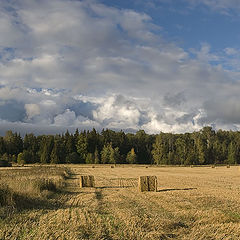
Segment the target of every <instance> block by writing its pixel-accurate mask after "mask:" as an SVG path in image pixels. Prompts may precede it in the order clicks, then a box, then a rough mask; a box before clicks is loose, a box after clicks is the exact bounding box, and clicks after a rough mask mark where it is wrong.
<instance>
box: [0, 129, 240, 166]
mask: <svg viewBox="0 0 240 240" xmlns="http://www.w3.org/2000/svg"><path fill="white" fill-rule="evenodd" d="M0 159H2V160H5V161H11V162H17V163H19V164H28V163H42V164H48V163H51V164H58V163H87V164H101V163H102V164H108V163H110V164H121V163H130V164H134V163H136V164H164V165H204V164H238V163H240V132H233V131H223V130H218V131H215V130H213V129H212V128H211V127H204V128H203V129H201V130H200V131H197V132H193V133H184V134H173V133H163V132H161V133H159V134H152V135H151V134H147V133H145V131H144V130H139V131H137V132H136V133H135V134H133V133H124V132H123V131H119V132H116V131H113V130H110V129H103V130H102V131H101V132H97V131H96V130H95V129H94V128H93V129H92V130H91V131H85V130H83V131H80V132H79V130H78V129H76V131H75V133H74V134H71V133H69V132H68V131H67V132H66V133H64V134H57V135H40V136H35V135H34V134H33V133H29V134H26V135H25V136H24V137H21V135H20V134H19V133H13V132H12V131H11V130H10V131H7V132H6V134H5V136H0Z"/></svg>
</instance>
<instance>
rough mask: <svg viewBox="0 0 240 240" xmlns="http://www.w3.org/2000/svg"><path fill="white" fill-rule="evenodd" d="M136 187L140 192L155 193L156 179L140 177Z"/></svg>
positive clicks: (153, 177) (154, 177)
mask: <svg viewBox="0 0 240 240" xmlns="http://www.w3.org/2000/svg"><path fill="white" fill-rule="evenodd" d="M138 187H139V191H140V192H144V191H157V177H156V176H140V177H139V182H138Z"/></svg>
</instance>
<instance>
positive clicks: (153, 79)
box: [0, 0, 240, 134]
mask: <svg viewBox="0 0 240 240" xmlns="http://www.w3.org/2000/svg"><path fill="white" fill-rule="evenodd" d="M195 2H197V1H195ZM212 2H213V1H205V4H208V5H211V4H212ZM219 2H221V6H223V7H224V6H228V5H226V4H227V2H225V1H219ZM161 31H162V29H161V26H158V25H155V24H154V23H153V20H152V18H151V17H150V16H149V15H147V14H145V13H139V12H136V11H133V10H127V9H117V8H113V7H109V6H106V5H104V4H100V3H98V2H97V1H74V0H51V1H47V0H42V1H37V0H32V1H28V0H23V1H14V3H11V2H9V1H1V3H0V35H1V38H0V134H4V132H5V131H6V130H7V129H14V130H16V131H20V132H23V133H24V132H29V131H33V132H35V133H37V134H38V133H55V132H62V131H66V129H69V130H71V131H73V130H74V129H75V128H77V127H78V128H80V129H81V128H84V129H89V128H92V127H95V128H97V129H101V128H112V129H125V130H129V131H137V130H138V129H144V130H146V131H147V132H149V133H158V132H160V131H164V132H186V131H188V132H189V131H194V130H198V129H200V128H201V127H202V126H204V125H212V126H215V127H216V128H224V129H234V130H237V129H239V126H240V125H239V124H240V116H239V113H240V111H239V110H240V105H239V102H240V101H239V100H240V95H239V90H240V85H239V70H240V65H239V63H238V62H239V61H238V58H239V54H240V51H239V49H235V48H231V47H229V48H226V49H223V50H222V52H221V53H218V54H216V53H212V52H211V46H209V45H208V44H207V43H203V44H202V46H201V48H200V49H191V50H184V49H183V48H181V47H179V46H177V45H176V44H175V43H172V42H168V41H166V40H165V39H164V38H163V37H162V36H161Z"/></svg>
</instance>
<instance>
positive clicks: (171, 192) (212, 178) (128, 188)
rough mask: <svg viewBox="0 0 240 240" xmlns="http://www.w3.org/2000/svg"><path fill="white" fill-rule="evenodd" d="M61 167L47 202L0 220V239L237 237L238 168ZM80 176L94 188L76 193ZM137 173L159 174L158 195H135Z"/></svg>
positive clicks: (239, 220)
mask: <svg viewBox="0 0 240 240" xmlns="http://www.w3.org/2000/svg"><path fill="white" fill-rule="evenodd" d="M67 167H68V168H69V169H70V172H71V175H70V176H69V178H67V179H66V180H65V185H63V186H65V187H63V189H62V191H61V192H58V193H56V194H53V195H52V196H50V197H48V198H46V201H47V202H48V204H42V205H41V204H40V205H37V206H36V207H32V208H29V209H21V210H19V211H15V212H13V213H11V214H10V215H9V216H5V217H2V218H0V239H42V240H45V239H46V240H50V239H52V240H55V239H59V240H60V239H61V240H63V239H69V240H73V239H76V240H77V239H134V240H135V239H181V240H182V239H183V240H184V239H187V240H189V239H191V240H194V239H196V240H201V239H202V240H203V239H204V240H206V239H229V240H230V239H240V171H239V168H238V167H237V166H236V167H232V166H231V167H230V168H227V167H217V168H211V167H193V168H190V167H148V168H146V167H145V166H132V167H131V166H126V165H125V166H117V167H114V168H111V167H110V166H99V165H98V166H95V167H94V168H92V167H91V166H85V165H84V166H80V165H69V166H67ZM56 169H58V167H56ZM1 171H2V172H1ZM6 171H9V173H11V171H13V170H11V169H8V170H0V177H1V174H2V175H3V172H6ZM51 174H53V173H51ZM53 175H54V174H53ZM81 175H93V176H94V177H95V188H82V189H81V188H79V176H81ZM144 175H156V176H157V177H158V191H157V192H143V193H141V192H139V191H138V188H137V183H138V177H139V176H144ZM0 181H3V178H2V179H0Z"/></svg>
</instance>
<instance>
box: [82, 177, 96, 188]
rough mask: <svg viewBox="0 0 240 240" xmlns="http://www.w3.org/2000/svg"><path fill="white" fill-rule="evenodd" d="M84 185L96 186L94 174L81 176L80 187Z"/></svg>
mask: <svg viewBox="0 0 240 240" xmlns="http://www.w3.org/2000/svg"><path fill="white" fill-rule="evenodd" d="M83 187H95V181H94V176H92V175H87V176H80V188H83Z"/></svg>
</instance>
